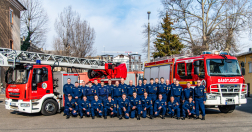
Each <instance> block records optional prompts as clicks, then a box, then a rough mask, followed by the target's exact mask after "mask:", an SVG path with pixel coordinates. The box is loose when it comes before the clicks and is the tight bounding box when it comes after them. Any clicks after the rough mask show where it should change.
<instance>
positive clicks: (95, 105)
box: [91, 95, 103, 119]
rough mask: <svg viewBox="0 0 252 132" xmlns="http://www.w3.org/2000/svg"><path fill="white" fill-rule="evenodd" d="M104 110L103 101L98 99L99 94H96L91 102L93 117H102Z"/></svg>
mask: <svg viewBox="0 0 252 132" xmlns="http://www.w3.org/2000/svg"><path fill="white" fill-rule="evenodd" d="M102 111H103V104H102V102H101V101H100V100H99V99H98V96H97V95H95V96H94V100H93V101H92V102H91V114H92V119H94V118H95V115H97V116H99V117H102Z"/></svg>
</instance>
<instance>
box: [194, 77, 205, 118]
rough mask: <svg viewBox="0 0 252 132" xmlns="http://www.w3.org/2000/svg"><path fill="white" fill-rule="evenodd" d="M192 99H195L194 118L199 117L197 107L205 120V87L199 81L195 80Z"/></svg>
mask: <svg viewBox="0 0 252 132" xmlns="http://www.w3.org/2000/svg"><path fill="white" fill-rule="evenodd" d="M194 101H195V109H196V110H195V111H196V118H195V119H199V108H200V109H201V111H202V119H201V120H205V103H206V90H205V87H204V86H202V85H201V81H200V80H198V81H197V86H196V87H194Z"/></svg>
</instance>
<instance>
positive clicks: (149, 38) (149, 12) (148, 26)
mask: <svg viewBox="0 0 252 132" xmlns="http://www.w3.org/2000/svg"><path fill="white" fill-rule="evenodd" d="M147 14H148V62H150V14H151V12H150V11H148V12H147Z"/></svg>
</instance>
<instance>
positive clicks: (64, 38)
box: [54, 6, 95, 57]
mask: <svg viewBox="0 0 252 132" xmlns="http://www.w3.org/2000/svg"><path fill="white" fill-rule="evenodd" d="M55 30H56V32H57V38H55V40H54V48H55V50H56V51H58V53H59V54H63V55H67V56H75V57H86V56H91V55H93V54H95V50H94V49H93V45H94V40H95V31H94V29H93V28H91V27H90V25H89V24H88V22H87V21H85V20H81V19H80V15H79V14H78V13H76V12H74V11H72V8H71V6H68V7H66V8H65V9H64V10H63V12H61V13H60V14H59V17H58V18H57V19H56V21H55Z"/></svg>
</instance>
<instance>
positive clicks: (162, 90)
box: [157, 77, 167, 101]
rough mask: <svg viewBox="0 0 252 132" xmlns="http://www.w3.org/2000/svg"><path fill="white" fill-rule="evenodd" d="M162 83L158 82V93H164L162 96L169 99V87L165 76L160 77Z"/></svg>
mask: <svg viewBox="0 0 252 132" xmlns="http://www.w3.org/2000/svg"><path fill="white" fill-rule="evenodd" d="M160 80H161V83H159V84H158V89H157V93H158V94H162V97H163V99H164V100H165V101H167V96H166V94H167V88H166V84H165V83H164V78H163V77H161V78H160Z"/></svg>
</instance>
